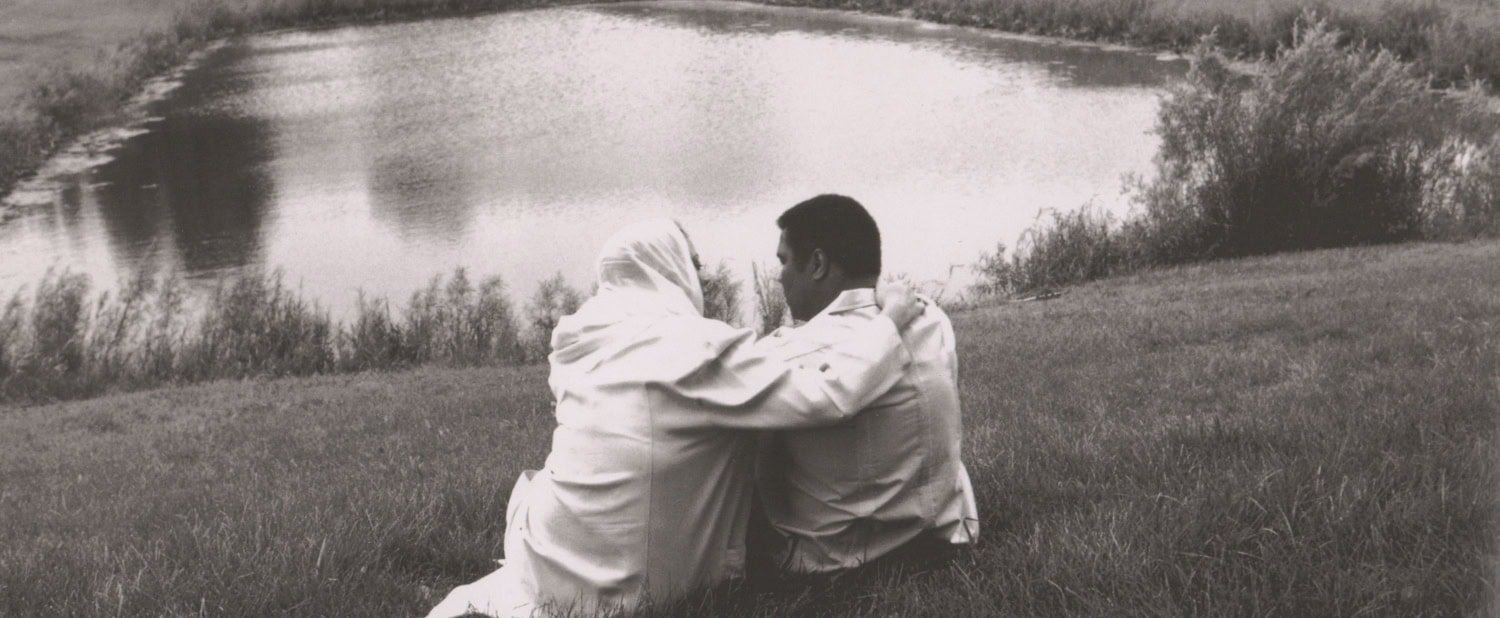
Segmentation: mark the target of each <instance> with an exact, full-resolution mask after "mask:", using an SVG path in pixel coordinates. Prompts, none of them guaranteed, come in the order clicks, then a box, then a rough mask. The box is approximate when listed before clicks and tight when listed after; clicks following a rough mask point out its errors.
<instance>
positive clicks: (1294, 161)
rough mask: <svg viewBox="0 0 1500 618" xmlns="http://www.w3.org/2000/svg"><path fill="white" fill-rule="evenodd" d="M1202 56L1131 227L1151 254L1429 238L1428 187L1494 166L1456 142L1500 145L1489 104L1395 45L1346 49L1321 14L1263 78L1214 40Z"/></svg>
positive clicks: (1464, 203) (1177, 101)
mask: <svg viewBox="0 0 1500 618" xmlns="http://www.w3.org/2000/svg"><path fill="white" fill-rule="evenodd" d="M1198 56H1199V57H1198V59H1197V61H1196V62H1195V66H1194V68H1193V70H1192V72H1191V74H1190V75H1189V78H1188V80H1187V82H1186V83H1185V84H1183V85H1182V86H1179V87H1177V88H1174V89H1173V91H1172V92H1171V95H1170V96H1169V97H1168V98H1167V99H1166V100H1165V101H1164V102H1163V104H1162V108H1161V111H1160V112H1159V116H1158V122H1157V131H1158V132H1159V133H1160V134H1161V136H1162V149H1161V151H1160V153H1159V154H1158V156H1157V178H1156V179H1155V181H1154V183H1153V184H1150V185H1148V186H1147V187H1146V190H1145V191H1144V193H1143V195H1142V199H1143V205H1144V206H1145V213H1144V218H1143V219H1142V220H1140V221H1138V222H1135V223H1134V225H1132V226H1130V227H1131V229H1132V233H1133V234H1135V235H1136V236H1137V237H1139V238H1141V239H1144V240H1146V241H1147V242H1146V243H1145V246H1144V249H1145V250H1146V255H1145V256H1143V257H1144V258H1145V259H1146V260H1147V261H1150V262H1154V263H1172V262H1179V261H1186V260H1194V259H1204V258H1217V257H1231V256H1241V255H1252V254H1260V253H1269V252H1275V251H1287V250H1300V249H1312V248H1319V247H1334V246H1347V245H1357V244H1367V243H1379V242H1391V241H1399V240H1407V239H1412V238H1416V237H1419V236H1422V235H1423V234H1424V232H1425V231H1427V229H1426V227H1425V226H1424V224H1423V220H1424V203H1425V201H1426V200H1424V192H1425V191H1426V190H1427V189H1428V188H1429V187H1431V186H1432V185H1433V183H1434V182H1436V179H1439V178H1444V179H1450V184H1451V183H1457V184H1458V185H1465V186H1469V185H1472V184H1473V182H1474V181H1475V180H1476V178H1477V177H1476V176H1474V174H1475V173H1477V172H1479V171H1480V170H1478V169H1469V168H1462V167H1460V166H1459V165H1458V162H1457V161H1456V159H1455V158H1453V157H1446V158H1445V157H1443V156H1441V155H1442V153H1444V152H1450V151H1453V150H1454V149H1455V148H1457V149H1459V150H1462V149H1463V148H1464V147H1474V148H1478V149H1480V150H1482V151H1486V152H1487V151H1488V150H1489V149H1490V148H1492V147H1493V146H1492V145H1493V141H1492V136H1493V135H1495V124H1494V121H1493V119H1490V118H1486V116H1487V114H1486V112H1485V111H1484V110H1483V109H1482V108H1481V107H1480V106H1479V105H1477V104H1476V103H1474V102H1472V101H1470V100H1469V99H1467V98H1464V97H1445V96H1443V95H1441V94H1439V93H1435V92H1433V91H1431V90H1429V89H1428V88H1427V85H1426V83H1425V82H1424V81H1423V80H1422V79H1420V78H1418V77H1417V76H1416V75H1415V74H1414V72H1413V71H1412V70H1411V67H1410V66H1409V65H1406V64H1403V63H1401V62H1400V61H1399V60H1397V59H1396V57H1395V56H1394V55H1392V54H1390V53H1387V52H1370V51H1367V50H1361V49H1354V50H1345V49H1340V48H1339V46H1338V35H1337V34H1336V33H1335V32H1333V31H1330V30H1329V29H1328V28H1327V27H1326V25H1325V24H1324V23H1323V22H1321V21H1320V22H1312V23H1310V24H1307V25H1305V26H1304V27H1302V28H1301V29H1299V30H1298V33H1297V41H1296V44H1295V45H1294V46H1293V47H1291V48H1290V49H1287V50H1285V51H1284V52H1283V53H1282V54H1281V55H1280V56H1279V57H1278V58H1277V59H1276V60H1275V61H1273V62H1271V63H1269V64H1268V65H1267V66H1266V67H1265V72H1264V73H1263V74H1260V75H1256V76H1253V77H1244V76H1240V75H1237V74H1235V73H1233V72H1231V71H1230V70H1228V69H1227V68H1226V64H1225V62H1224V59H1223V58H1222V57H1221V56H1220V55H1219V54H1218V53H1217V52H1214V51H1212V50H1208V49H1203V50H1200V53H1199V55H1198ZM1450 142H1452V143H1456V144H1461V145H1463V146H1452V145H1449V146H1445V145H1444V144H1445V143H1450ZM1452 199H1453V200H1458V201H1457V202H1452V201H1451V200H1450V203H1449V204H1448V208H1450V209H1457V210H1458V211H1460V212H1464V213H1468V212H1470V211H1474V210H1482V209H1485V208H1487V204H1485V203H1483V202H1482V201H1480V200H1479V199H1478V197H1477V194H1473V193H1471V192H1463V194H1462V195H1459V194H1454V196H1453V198H1452ZM1460 218H1469V217H1468V215H1467V214H1466V215H1464V216H1463V217H1460Z"/></svg>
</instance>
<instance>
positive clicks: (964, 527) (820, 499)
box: [760, 288, 978, 572]
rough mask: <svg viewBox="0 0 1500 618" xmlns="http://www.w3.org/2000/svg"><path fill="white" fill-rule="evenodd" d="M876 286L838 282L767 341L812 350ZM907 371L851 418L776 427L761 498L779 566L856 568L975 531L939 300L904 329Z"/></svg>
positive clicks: (833, 342)
mask: <svg viewBox="0 0 1500 618" xmlns="http://www.w3.org/2000/svg"><path fill="white" fill-rule="evenodd" d="M877 313H878V309H877V308H876V306H875V302H874V291H873V290H872V289H870V288H860V289H854V290H848V291H845V292H843V293H842V294H841V295H840V296H839V297H838V298H837V299H836V300H834V301H833V303H832V304H830V305H829V306H828V308H827V309H825V310H824V311H823V312H822V313H820V314H818V315H817V316H815V317H813V318H812V319H811V320H809V321H808V322H807V323H806V324H804V325H802V326H801V327H798V328H796V329H781V330H778V331H777V332H776V333H773V335H772V336H770V337H767V338H766V339H765V340H763V343H762V345H766V346H770V347H772V348H774V349H776V350H777V351H778V352H780V353H781V355H782V357H783V358H787V359H801V360H803V361H804V362H805V361H807V360H808V359H816V358H817V357H818V356H820V355H823V354H827V353H828V350H830V349H831V348H835V347H837V346H840V345H842V344H843V342H844V341H846V340H847V339H848V336H849V331H850V329H851V328H853V327H854V326H856V325H859V324H862V323H864V322H867V321H869V320H871V319H873V318H874V316H876V315H877ZM902 340H903V343H904V344H905V346H906V347H907V351H908V352H909V353H910V354H911V356H912V364H911V366H910V368H909V369H908V371H907V373H906V374H905V376H904V377H903V378H902V379H901V380H900V381H898V382H897V383H896V385H895V386H894V387H892V388H891V389H890V390H889V391H887V392H885V393H884V394H882V395H881V396H880V397H878V398H877V399H876V400H875V401H874V403H873V404H871V405H870V406H868V407H866V408H865V409H864V411H863V412H862V413H861V414H860V415H859V416H858V417H857V418H856V419H855V420H853V421H850V422H848V423H844V424H840V425H837V426H834V427H829V428H823V429H816V430H801V431H790V432H780V433H777V434H775V436H774V437H773V438H771V439H770V440H769V442H770V444H769V445H768V446H767V448H766V449H764V451H763V453H762V458H761V472H760V475H761V477H762V478H761V496H762V500H763V501H764V504H765V509H766V515H767V517H768V518H769V520H770V522H771V524H772V525H773V526H775V528H776V529H777V530H779V531H780V532H781V533H782V534H783V535H785V536H786V537H788V538H789V541H790V542H789V543H788V545H787V547H785V548H784V550H783V551H782V552H781V555H779V556H777V558H778V560H780V561H781V562H782V565H783V568H785V569H788V570H791V571H796V572H824V571H832V570H837V569H843V568H852V567H855V566H859V565H861V564H864V563H866V562H869V561H871V560H874V559H876V558H879V557H881V556H884V555H887V554H889V553H891V552H893V551H895V550H897V549H898V548H900V547H902V546H903V545H906V544H908V543H910V542H913V541H933V540H937V541H942V542H951V543H967V542H970V541H972V540H973V538H974V537H975V536H976V535H977V533H978V521H977V514H976V512H975V508H974V502H973V490H972V488H971V487H970V483H969V478H968V474H967V472H966V471H965V470H964V467H963V463H962V461H961V460H960V457H959V454H960V452H959V449H960V447H959V443H960V440H961V437H962V427H961V424H960V423H961V418H960V416H961V415H960V410H959V401H958V392H957V372H958V361H957V356H956V353H955V349H954V340H953V327H952V324H951V323H950V322H949V321H948V317H947V316H946V315H945V314H943V312H942V310H940V309H938V308H937V307H936V306H929V307H928V309H927V311H926V312H925V313H924V314H923V315H922V316H921V317H919V318H918V319H917V320H916V321H914V322H913V323H912V324H911V326H910V327H909V328H908V329H907V330H906V331H904V332H903V333H902Z"/></svg>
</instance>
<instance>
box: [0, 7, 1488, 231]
mask: <svg viewBox="0 0 1500 618" xmlns="http://www.w3.org/2000/svg"><path fill="white" fill-rule="evenodd" d="M162 1H163V2H172V0H162ZM587 4H608V2H603V3H600V2H574V1H571V0H562V1H535V0H498V1H485V0H408V1H406V2H404V3H398V4H396V5H395V6H384V7H380V8H376V9H371V8H368V7H366V6H364V4H363V3H354V2H352V0H351V1H350V2H348V3H344V4H341V3H340V2H338V1H337V0H336V1H335V2H331V3H322V4H321V5H319V6H316V7H314V6H311V5H310V3H296V2H293V3H284V4H278V5H275V6H270V5H265V6H250V7H248V8H226V7H225V6H224V5H222V4H212V3H210V4H195V3H181V4H173V5H170V7H169V8H175V9H177V11H176V12H175V14H174V15H175V16H174V17H168V18H166V19H165V22H164V23H158V24H155V25H154V26H153V27H148V28H143V29H142V30H140V31H139V33H138V34H136V35H134V36H131V37H126V38H124V39H121V40H117V41H115V42H114V45H113V46H109V45H106V46H104V47H102V48H99V50H98V53H97V54H96V57H95V59H94V60H93V61H92V64H88V63H85V64H84V65H82V66H62V67H61V68H58V67H55V66H54V67H53V68H52V69H51V70H50V73H49V72H45V71H44V72H42V73H41V75H42V76H41V77H33V78H32V80H31V81H32V82H33V83H31V84H29V85H27V86H26V87H24V88H23V89H22V91H21V94H20V95H19V96H18V97H16V100H15V102H16V104H17V105H15V109H14V110H13V111H12V112H11V114H10V117H9V118H6V117H4V116H0V196H5V198H3V199H4V201H7V202H8V201H10V200H9V196H10V195H11V193H12V191H13V190H14V189H15V188H16V187H17V185H18V184H19V183H20V182H21V181H23V180H25V179H30V178H35V177H36V174H37V172H38V171H39V170H40V169H41V168H42V166H43V165H45V164H46V162H47V161H48V160H50V159H51V158H52V157H53V156H54V155H56V154H57V153H58V152H61V151H62V150H63V149H64V148H67V147H68V146H69V145H71V144H74V143H76V141H77V140H79V139H80V138H82V137H83V136H86V135H88V134H89V133H91V132H93V131H96V130H99V129H102V128H108V127H109V126H110V125H111V124H112V123H116V122H118V121H119V120H120V115H121V113H122V112H123V110H124V107H125V106H126V105H127V104H128V102H129V101H130V100H131V99H133V98H135V97H136V96H137V95H138V94H139V91H140V89H141V87H142V85H143V84H145V83H146V82H147V81H148V80H150V79H152V78H154V77H157V76H159V75H162V74H163V73H166V72H169V71H171V70H174V69H175V68H177V67H179V66H180V65H181V64H182V63H183V61H184V60H185V59H186V57H187V56H188V55H190V54H192V53H194V52H197V51H200V50H202V49H204V48H206V47H207V46H209V45H211V44H213V43H214V42H215V41H225V40H228V39H230V38H233V37H236V36H243V35H249V34H259V33H269V32H275V31H279V30H287V29H300V28H307V29H317V28H328V27H343V26H357V25H361V24H376V23H382V22H396V21H411V20H417V19H430V18H447V17H464V16H473V15H483V14H492V13H499V12H505V11H515V10H531V9H540V8H550V7H560V6H577V5H587ZM744 4H747V5H759V6H769V7H786V8H804V9H813V10H827V11H841V12H846V13H853V14H859V15H869V16H880V17H886V18H891V19H912V20H917V21H920V22H924V23H929V24H935V25H940V26H951V27H966V28H975V29H977V30H981V31H985V32H992V33H996V34H997V35H1000V36H1007V37H1010V36H1014V37H1018V38H1020V39H1021V40H1032V41H1042V42H1049V43H1057V44H1065V45H1071V44H1078V45H1093V46H1100V47H1101V48H1104V49H1118V50H1131V51H1140V52H1145V53H1156V54H1174V55H1175V57H1182V54H1183V52H1184V51H1185V50H1187V49H1189V48H1191V47H1192V44H1193V42H1195V41H1196V40H1197V38H1198V37H1199V36H1201V35H1202V34H1203V33H1206V32H1210V31H1215V32H1221V34H1220V35H1219V37H1220V44H1221V46H1222V47H1223V49H1224V51H1225V53H1227V54H1229V55H1230V56H1232V57H1233V59H1235V60H1236V61H1237V66H1239V67H1240V68H1242V69H1246V70H1254V67H1255V66H1257V64H1258V61H1246V60H1245V59H1246V58H1256V57H1258V56H1261V55H1264V54H1266V53H1267V52H1268V51H1270V50H1274V49H1275V48H1276V47H1275V46H1276V45H1278V44H1280V42H1281V41H1282V39H1287V37H1288V36H1289V34H1283V33H1281V32H1280V30H1279V29H1284V27H1287V26H1288V25H1287V24H1278V23H1274V22H1276V20H1278V19H1279V20H1281V21H1287V20H1286V19H1285V17H1286V16H1287V15H1292V16H1295V15H1296V14H1298V12H1297V11H1294V8H1295V7H1294V6H1293V5H1290V4H1288V5H1281V6H1278V7H1275V8H1276V9H1277V11H1279V12H1273V13H1274V14H1273V15H1271V18H1272V19H1271V22H1272V23H1257V21H1256V19H1255V18H1253V17H1246V15H1254V14H1255V13H1254V12H1251V13H1246V14H1245V15H1236V14H1233V13H1232V12H1230V11H1231V9H1226V8H1224V7H1217V8H1210V9H1201V10H1196V9H1195V10H1192V11H1187V10H1186V9H1183V11H1186V12H1179V13H1173V12H1170V11H1166V10H1165V9H1162V10H1158V8H1159V7H1156V6H1155V5H1153V4H1151V2H1150V1H1149V0H1148V1H1146V2H1136V3H1127V2H1122V1H1121V0H1087V1H1084V2H1080V3H1077V4H1070V5H1066V6H1063V5H1049V4H1047V3H1046V2H1045V1H1044V0H989V2H984V3H974V4H958V3H956V2H955V0H893V1H890V2H885V3H881V4H874V5H866V4H862V3H860V2H858V1H853V0H748V1H746V2H744ZM325 5H326V6H325ZM23 6H24V5H23ZM1402 6H1403V5H1401V4H1400V3H1399V2H1396V3H1391V4H1389V5H1387V7H1395V8H1387V9H1383V10H1386V11H1388V12H1390V13H1391V14H1393V15H1396V14H1397V13H1399V11H1401V10H1408V9H1410V7H1407V9H1403V8H1402ZM1432 6H1436V5H1432ZM1323 7H1324V10H1325V12H1326V14H1327V15H1328V16H1330V18H1331V19H1332V21H1333V25H1334V26H1335V27H1347V26H1353V28H1350V30H1351V31H1352V30H1356V29H1359V28H1363V29H1365V30H1370V31H1373V30H1374V29H1375V26H1379V25H1381V24H1383V23H1384V22H1382V21H1380V20H1381V19H1385V17H1384V14H1379V15H1374V16H1371V15H1364V14H1363V13H1361V11H1360V10H1359V9H1357V8H1356V9H1353V10H1350V9H1343V10H1341V9H1339V8H1338V7H1328V6H1327V5H1323ZM1043 8H1047V9H1048V10H1045V11H1044V10H1043ZM11 10H12V11H15V10H16V9H15V8H14V7H12V8H11ZM158 10H160V11H165V9H158ZM1410 10H1415V9H1410ZM1436 10H1438V12H1439V13H1440V15H1439V16H1432V15H1428V16H1426V17H1424V18H1423V19H1426V20H1427V21H1428V22H1432V23H1438V22H1440V21H1441V22H1443V23H1450V22H1455V21H1458V22H1459V23H1460V25H1459V26H1454V27H1459V28H1464V27H1465V26H1462V24H1461V21H1460V15H1458V14H1457V13H1449V12H1446V11H1447V9H1436ZM1122 11H1123V13H1122ZM1262 12H1264V11H1262ZM1366 12H1367V11H1366ZM1471 12H1475V13H1476V14H1478V13H1477V9H1476V10H1475V11H1471ZM164 14H166V13H164ZM1372 15H1373V14H1372ZM1402 15H1404V14H1401V15H1397V17H1398V18H1399V17H1401V16H1402ZM22 17H23V18H24V17H25V16H24V15H23V16H22ZM12 19H13V20H14V19H16V18H15V17H14V16H13V17H12ZM1266 19H1267V18H1265V17H1261V18H1260V20H1261V21H1265V20H1266ZM1393 19H1394V18H1393ZM1443 20H1448V21H1443ZM1386 21H1390V20H1389V19H1386ZM1408 21H1410V20H1408ZM1366 22H1369V23H1366ZM1493 23H1494V24H1495V25H1496V26H1497V28H1496V30H1500V11H1497V12H1496V15H1495V16H1494V18H1493ZM1418 25H1419V26H1422V25H1423V24H1418ZM1431 25H1432V24H1431V23H1428V24H1425V26H1423V27H1430V26H1431ZM1480 25H1483V24H1480ZM1414 27H1415V26H1414ZM1477 27H1478V26H1476V28H1477ZM23 29H24V28H23ZM1464 32H1467V30H1464ZM1366 35H1367V37H1370V36H1373V35H1370V34H1369V33H1368V32H1367V33H1366ZM1398 35H1401V33H1400V32H1396V33H1387V35H1386V36H1390V37H1398ZM1422 36H1428V37H1432V36H1437V34H1432V33H1431V32H1428V33H1426V34H1423V35H1422ZM1475 36H1480V35H1475ZM1487 36H1490V37H1492V38H1491V39H1485V40H1480V39H1472V38H1471V39H1465V41H1469V44H1470V45H1472V46H1473V47H1474V49H1473V50H1460V51H1465V52H1466V53H1469V55H1470V56H1475V55H1476V54H1477V56H1476V57H1478V58H1480V59H1486V61H1487V59H1488V58H1489V56H1491V55H1493V56H1494V62H1495V65H1496V66H1494V67H1493V71H1490V70H1489V68H1488V67H1485V66H1481V67H1479V70H1478V71H1477V73H1475V75H1476V76H1478V77H1479V78H1481V79H1482V78H1485V77H1491V79H1492V81H1495V82H1500V79H1495V77H1497V76H1500V32H1496V33H1493V34H1491V35H1487ZM1481 39H1482V36H1481ZM1288 40H1289V39H1288ZM1376 42H1377V43H1378V42H1379V41H1378V40H1377V41H1376ZM1470 52H1472V53H1470ZM1466 58H1467V57H1466ZM1419 60H1420V58H1419ZM101 65H102V66H101ZM1466 66H1467V65H1466ZM45 68H46V67H41V66H35V67H29V68H27V67H23V68H22V70H21V71H15V72H16V73H18V74H31V75H33V76H35V75H37V74H38V71H39V70H40V69H45ZM1450 68H1451V67H1450ZM1449 73H1452V71H1449ZM1491 73H1493V76H1492V75H1491ZM1435 75H1436V77H1435V79H1437V80H1438V81H1445V80H1446V81H1447V82H1448V84H1447V85H1450V86H1451V85H1453V81H1454V80H1456V79H1458V77H1455V76H1453V75H1449V76H1447V77H1443V76H1441V75H1438V74H1435ZM1495 107H1496V108H1497V109H1500V100H1497V103H1496V105H1495ZM14 211H15V209H14V208H12V207H7V206H6V205H5V204H3V203H0V221H4V220H8V219H10V218H13V217H15V216H17V214H18V213H16V212H14Z"/></svg>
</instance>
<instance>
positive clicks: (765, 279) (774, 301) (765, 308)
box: [750, 264, 791, 335]
mask: <svg viewBox="0 0 1500 618" xmlns="http://www.w3.org/2000/svg"><path fill="white" fill-rule="evenodd" d="M750 273H751V276H752V277H754V279H755V281H754V283H755V316H756V318H757V321H756V327H757V329H758V332H759V333H760V334H762V335H765V334H767V333H770V332H771V331H773V330H776V329H777V328H780V327H781V326H783V325H785V324H788V323H790V321H791V312H790V311H788V310H787V306H786V291H785V290H782V289H781V281H780V280H779V279H777V277H776V269H775V268H773V267H769V266H767V267H762V266H761V265H759V264H751V265H750Z"/></svg>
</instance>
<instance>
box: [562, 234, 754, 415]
mask: <svg viewBox="0 0 1500 618" xmlns="http://www.w3.org/2000/svg"><path fill="white" fill-rule="evenodd" d="M672 318H676V319H677V320H676V321H674V324H673V326H672V328H673V329H674V332H673V335H674V336H673V337H671V339H672V340H671V341H662V340H656V339H653V340H643V339H642V336H643V335H644V334H645V333H646V332H647V331H648V330H650V329H651V328H653V327H655V326H658V325H659V324H660V322H661V321H662V320H664V319H672ZM739 335H740V333H738V332H737V331H736V330H735V329H732V328H729V327H727V326H725V325H724V324H722V323H718V322H714V321H712V320H707V319H704V318H703V287H702V284H700V283H699V281H698V274H697V268H695V267H694V266H693V259H692V249H691V247H690V245H689V244H688V240H687V236H685V235H684V234H683V233H682V228H680V227H678V225H677V223H676V222H674V221H672V220H671V219H655V220H651V221H644V222H641V223H635V224H632V225H629V226H626V227H625V228H624V229H621V230H620V231H618V232H616V233H615V234H614V235H613V236H611V237H610V238H609V240H607V241H605V242H604V249H603V250H602V251H600V253H599V291H598V292H597V293H596V294H595V295H594V297H593V298H590V299H589V300H588V301H587V302H585V303H584V304H583V306H582V307H579V309H578V312H577V313H574V314H573V315H570V316H567V317H564V318H562V319H561V320H559V321H558V323H557V328H556V329H554V330H553V331H552V355H551V356H550V357H548V360H549V361H550V362H551V365H552V380H551V381H552V382H553V390H554V392H555V393H557V394H559V396H560V394H561V391H560V390H559V389H561V388H562V387H564V386H566V384H567V383H568V382H569V381H570V380H572V379H574V378H576V377H578V376H580V375H582V374H585V373H588V372H590V371H592V370H593V369H594V368H595V367H598V366H599V365H600V364H601V363H603V362H605V361H606V360H607V359H609V358H610V357H611V356H614V355H615V354H616V353H619V352H622V351H623V350H624V349H626V348H628V347H630V346H632V345H643V344H650V345H652V346H653V347H657V348H660V349H661V350H662V352H663V353H664V355H665V356H664V357H663V359H662V363H661V364H658V365H657V366H656V367H655V369H658V370H662V375H661V376H660V377H661V378H663V379H671V378H672V376H668V375H666V374H672V373H676V374H679V375H678V376H676V377H680V375H681V372H683V371H691V370H692V369H694V368H696V366H697V365H699V364H701V363H703V362H706V361H707V360H708V359H710V358H712V357H713V355H715V354H717V353H718V352H719V351H721V350H723V349H724V347H725V346H727V345H728V344H729V343H730V342H731V340H733V339H737V338H738V337H739ZM688 340H694V343H695V347H693V348H690V349H695V352H694V353H692V354H689V355H687V356H684V355H682V354H681V353H680V352H681V349H680V348H679V345H678V344H682V343H685V342H686V341H688ZM704 344H707V345H704ZM701 354H707V356H705V357H703V358H697V357H698V356H699V355H701ZM643 369H644V368H643Z"/></svg>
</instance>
